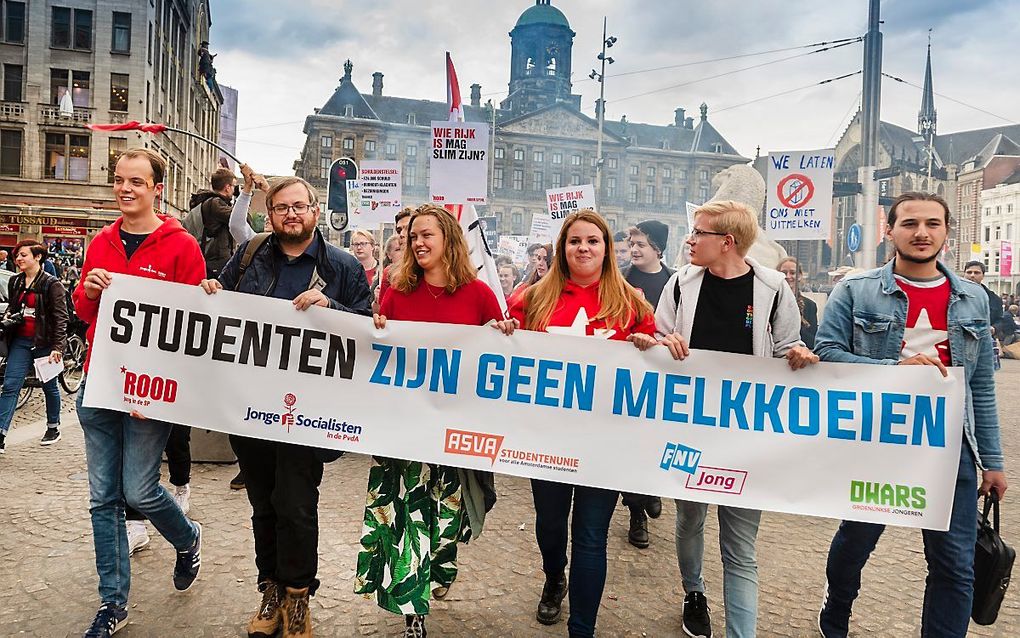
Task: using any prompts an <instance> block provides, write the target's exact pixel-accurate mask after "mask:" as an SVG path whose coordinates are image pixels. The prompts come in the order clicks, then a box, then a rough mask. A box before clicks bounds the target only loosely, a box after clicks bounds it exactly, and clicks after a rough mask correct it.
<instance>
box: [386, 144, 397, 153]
mask: <svg viewBox="0 0 1020 638" xmlns="http://www.w3.org/2000/svg"><path fill="white" fill-rule="evenodd" d="M386 154H387V155H396V154H397V145H396V144H394V143H393V142H387V143H386Z"/></svg>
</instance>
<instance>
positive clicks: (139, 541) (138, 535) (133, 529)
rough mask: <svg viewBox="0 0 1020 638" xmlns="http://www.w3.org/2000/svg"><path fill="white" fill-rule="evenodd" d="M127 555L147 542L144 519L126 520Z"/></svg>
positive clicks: (147, 535) (142, 547) (143, 546)
mask: <svg viewBox="0 0 1020 638" xmlns="http://www.w3.org/2000/svg"><path fill="white" fill-rule="evenodd" d="M127 540H128V555H129V556H130V555H132V554H134V553H135V552H137V551H138V550H140V549H144V548H145V546H146V545H148V544H149V532H148V530H146V529H145V521H128V522H127Z"/></svg>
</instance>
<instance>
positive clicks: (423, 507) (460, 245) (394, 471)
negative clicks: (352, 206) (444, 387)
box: [354, 204, 503, 638]
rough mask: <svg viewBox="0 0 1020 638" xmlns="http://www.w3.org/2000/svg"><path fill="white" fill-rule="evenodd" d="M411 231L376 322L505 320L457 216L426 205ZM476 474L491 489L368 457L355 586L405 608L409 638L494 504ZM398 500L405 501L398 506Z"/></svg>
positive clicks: (469, 478) (465, 478) (443, 469)
mask: <svg viewBox="0 0 1020 638" xmlns="http://www.w3.org/2000/svg"><path fill="white" fill-rule="evenodd" d="M407 234H408V235H407V248H406V250H405V251H404V256H403V260H402V261H401V262H400V263H399V264H397V265H396V268H394V269H393V270H392V271H391V273H390V287H389V289H388V290H387V291H386V293H385V294H384V296H383V298H382V305H381V308H380V310H379V313H380V314H377V315H375V326H376V328H378V329H380V330H382V329H384V328H385V327H386V320H387V319H398V320H401V321H425V322H438V323H454V324H463V325H470V326H481V325H485V324H487V323H489V322H492V321H499V320H500V319H502V317H503V313H502V311H501V310H500V307H499V301H498V300H497V299H496V295H495V294H494V293H493V292H492V290H491V289H490V288H489V286H488V285H487V284H485V282H483V281H481V280H480V279H478V276H477V271H476V270H475V267H474V266H473V265H472V263H471V256H470V254H469V253H468V247H467V241H466V240H465V238H464V233H463V231H462V230H461V226H460V223H459V222H458V221H457V220H456V219H455V218H454V217H453V215H451V214H450V213H449V212H447V211H446V210H445V209H443V208H441V207H439V206H436V205H434V204H425V205H423V206H421V207H420V208H418V209H417V210H416V211H415V212H414V214H412V215H411V217H410V220H409V223H408V226H407ZM482 476H487V477H488V478H487V482H488V487H486V486H485V485H483V483H484V482H485V481H482V480H479V473H475V472H468V471H466V470H458V469H457V468H453V467H447V466H444V465H435V464H432V463H421V462H418V461H403V460H400V459H388V458H380V457H374V458H373V463H372V468H371V469H370V470H369V475H368V494H369V495H368V499H367V503H366V506H365V525H364V528H363V534H362V538H361V546H362V551H361V552H360V553H359V554H358V572H357V584H356V585H355V589H354V591H355V593H358V594H362V595H365V596H368V595H370V594H373V593H374V594H375V595H376V600H377V601H378V603H379V606H380V607H382V608H383V609H385V610H386V611H389V612H392V613H395V614H403V615H404V620H405V623H406V633H405V634H404V635H405V636H407V637H409V638H423V637H424V636H425V635H426V629H425V616H426V615H428V613H429V608H430V602H431V600H432V599H433V598H436V599H441V598H443V597H445V596H446V594H447V593H448V592H449V589H450V586H451V585H453V581H454V579H456V577H457V543H458V542H459V541H463V542H467V541H469V540H470V539H471V538H473V537H475V536H478V534H480V533H481V528H482V523H483V522H484V519H485V512H486V511H487V510H488V509H490V508H491V506H492V504H493V503H495V490H494V489H493V488H492V487H491V485H492V475H491V474H487V473H483V474H482ZM483 493H484V494H483ZM490 497H491V500H490ZM396 501H399V502H400V503H401V504H402V506H400V507H395V505H394V503H395V502H396Z"/></svg>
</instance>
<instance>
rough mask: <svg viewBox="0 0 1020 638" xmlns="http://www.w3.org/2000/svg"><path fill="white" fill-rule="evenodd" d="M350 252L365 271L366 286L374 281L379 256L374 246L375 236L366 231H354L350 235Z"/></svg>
mask: <svg viewBox="0 0 1020 638" xmlns="http://www.w3.org/2000/svg"><path fill="white" fill-rule="evenodd" d="M351 252H352V253H353V254H354V257H355V258H356V259H357V260H358V262H359V263H360V264H361V267H362V268H364V269H365V278H366V279H368V285H369V286H371V285H372V280H373V279H375V271H376V269H377V268H379V258H378V257H379V255H378V251H377V250H376V246H375V236H374V235H373V234H372V233H370V232H368V231H367V230H360V229H359V230H356V231H354V232H353V233H351Z"/></svg>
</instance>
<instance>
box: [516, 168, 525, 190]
mask: <svg viewBox="0 0 1020 638" xmlns="http://www.w3.org/2000/svg"><path fill="white" fill-rule="evenodd" d="M513 179H514V183H513V187H514V190H515V191H522V190H524V171H522V170H521V169H519V168H515V169H514V176H513Z"/></svg>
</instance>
